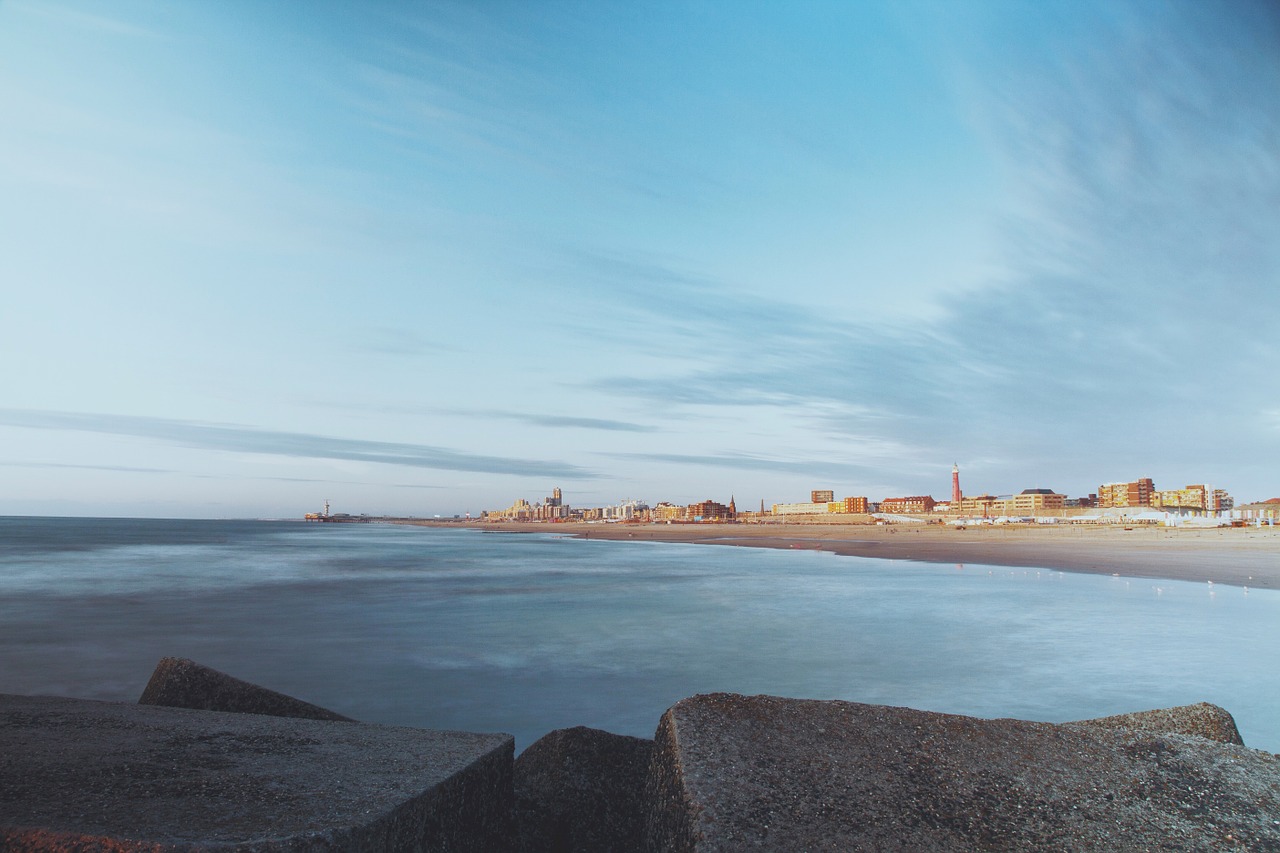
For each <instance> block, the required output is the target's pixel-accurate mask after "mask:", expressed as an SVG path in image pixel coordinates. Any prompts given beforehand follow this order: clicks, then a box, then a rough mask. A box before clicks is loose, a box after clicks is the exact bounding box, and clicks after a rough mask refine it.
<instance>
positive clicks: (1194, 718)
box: [1070, 702, 1244, 746]
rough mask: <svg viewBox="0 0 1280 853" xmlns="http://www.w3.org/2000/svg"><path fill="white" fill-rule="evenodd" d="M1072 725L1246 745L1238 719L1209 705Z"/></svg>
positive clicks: (1144, 712) (1098, 719) (1140, 712)
mask: <svg viewBox="0 0 1280 853" xmlns="http://www.w3.org/2000/svg"><path fill="white" fill-rule="evenodd" d="M1070 725H1073V726H1097V727H1099V728H1105V729H1125V730H1128V731H1146V732H1152V733H1166V734H1179V735H1195V736H1196V737H1202V738H1205V739H1207V740H1216V741H1218V742H1220V743H1238V744H1240V745H1241V746H1243V745H1244V740H1243V739H1242V738H1241V737H1240V730H1239V729H1238V728H1236V721H1235V718H1234V717H1232V716H1231V714H1229V713H1228V712H1227V711H1226V709H1224V708H1219V707H1218V706H1217V705H1210V704H1209V703H1208V702H1200V703H1197V704H1195V705H1179V706H1178V707H1176V708H1159V709H1157V710H1154V711H1138V712H1136V713H1133V714H1116V715H1115V716H1114V717H1097V718H1095V719H1092V720H1077V721H1076V722H1074V723H1071V724H1070Z"/></svg>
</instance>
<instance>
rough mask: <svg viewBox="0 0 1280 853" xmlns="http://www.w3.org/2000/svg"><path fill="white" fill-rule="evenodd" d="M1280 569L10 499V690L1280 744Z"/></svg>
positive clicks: (0, 668)
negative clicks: (1262, 581)
mask: <svg viewBox="0 0 1280 853" xmlns="http://www.w3.org/2000/svg"><path fill="white" fill-rule="evenodd" d="M1277 638H1280V593H1278V592H1275V591H1268V590H1250V591H1248V592H1246V591H1244V590H1242V589H1239V588H1235V587H1225V586H1216V587H1210V586H1208V585H1206V584H1194V583H1187V582H1177V581H1151V580H1140V579H1126V578H1113V577H1106V576H1097V575H1083V574H1069V573H1063V572H1058V571H1050V570H1036V569H1021V568H1019V569H1009V568H1001V567H991V566H980V565H964V566H949V565H931V564H924V563H911V562H901V561H887V560H876V559H864V558H853V557H837V556H834V555H831V554H826V553H820V552H814V551H805V552H798V551H777V550H767V549H754V548H733V547H712V546H705V545H671V544H654V543H627V542H600V541H581V540H575V539H568V538H563V537H560V536H556V535H552V534H547V535H510V534H489V533H480V532H476V531H465V530H437V529H424V528H412V527H396V526H383V525H305V524H301V523H292V522H257V521H171V520H170V521H162V520H153V519H146V520H122V519H61V518H58V519H39V518H0V692H8V693H25V694H54V695H68V696H82V697H87V698H100V699H117V700H130V701H132V700H135V699H136V698H137V697H138V695H139V694H140V693H141V692H142V688H143V687H144V686H145V684H146V682H147V679H148V677H149V676H150V673H151V670H152V668H153V667H154V666H155V663H156V661H157V660H158V659H159V658H160V657H162V656H165V655H175V656H181V657H189V658H192V659H194V660H197V661H199V662H201V663H204V664H207V665H209V666H212V667H215V668H217V669H221V670H223V671H226V672H229V673H231V674H233V675H236V676H238V677H241V678H244V679H247V680H249V681H253V682H256V683H259V684H262V685H265V686H268V687H271V688H273V689H276V690H280V691H283V692H285V693H289V694H292V695H295V696H298V697H300V698H303V699H306V700H308V701H311V702H315V703H317V704H320V705H324V706H326V707H329V708H333V709H334V710H337V711H340V712H342V713H345V714H348V715H350V716H353V717H356V718H359V719H361V720H365V721H369V722H382V723H391V724H397V725H411V726H423V727H429V728H443V729H469V730H474V731H506V732H511V733H513V734H515V735H516V738H517V749H521V748H523V747H525V746H527V745H528V744H529V743H530V742H532V740H534V739H536V738H537V737H538V736H540V735H542V734H543V733H545V732H547V731H549V730H551V729H554V728H562V727H565V726H572V725H588V726H594V727H598V728H603V729H608V730H610V731H614V732H619V733H623V734H634V735H639V736H644V737H648V736H652V734H653V731H654V728H655V727H656V725H657V722H658V718H659V716H660V715H661V714H662V712H663V710H665V709H666V708H667V707H668V706H669V705H671V704H672V703H673V702H675V701H676V700H678V699H680V698H682V697H684V696H689V695H692V694H695V693H704V692H710V691H722V690H723V691H733V692H738V693H772V694H778V695H785V696H795V697H806V698H819V699H848V700H853V701H858V702H873V703H881V704H891V705H906V706H911V707H915V708H922V709H928V710H935V711H947V712H953V713H961V714H972V715H977V716H984V717H999V716H1010V717H1021V718H1025V719H1035V720H1048V721H1063V720H1070V719H1079V718H1084V717H1091V716H1101V715H1105V714H1114V713H1121V712H1126V711H1136V710H1142V709H1147V708H1155V707H1166V706H1170V705H1179V704H1186V703H1190V702H1198V701H1202V700H1203V701H1210V702H1214V703H1216V704H1219V705H1222V706H1223V707H1225V708H1227V709H1228V710H1229V711H1231V712H1232V714H1234V715H1235V718H1236V721H1237V723H1238V724H1239V726H1240V729H1241V731H1242V733H1243V735H1244V738H1245V742H1246V743H1247V744H1249V745H1250V746H1254V747H1258V748H1261V749H1267V750H1271V751H1280V714H1277V712H1276V709H1277V708H1278V707H1280V670H1278V669H1277V668H1276V667H1275V666H1274V665H1273V664H1272V654H1273V651H1272V649H1273V646H1274V643H1275V641H1276V640H1277Z"/></svg>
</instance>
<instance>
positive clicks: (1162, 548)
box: [398, 520, 1280, 589]
mask: <svg viewBox="0 0 1280 853" xmlns="http://www.w3.org/2000/svg"><path fill="white" fill-rule="evenodd" d="M398 523H403V524H418V525H421V526H427V527H436V526H439V527H450V528H458V527H465V528H468V529H475V530H481V531H485V532H490V533H551V534H558V535H562V536H572V537H574V538H587V539H603V540H607V541H629V542H679V543H686V544H697V545H726V546H731V547H732V546H737V547H751V548H786V549H803V550H819V551H830V552H832V553H834V554H839V555H841V556H853V557H879V558H882V559H889V560H918V561H920V562H926V563H953V564H954V563H974V564H980V565H992V566H1021V567H1029V568H1041V569H1058V570H1061V571H1068V572H1086V573H1090V574H1106V575H1112V574H1116V575H1123V576H1126V577H1137V578H1161V579H1165V580H1185V581H1192V582H1197V583H1205V582H1209V581H1212V582H1213V583H1215V584H1227V585H1231V586H1240V587H1253V588H1256V589H1280V528H1275V527H1262V528H1254V527H1246V528H1203V529H1184V528H1173V527H1134V528H1133V529H1132V530H1126V529H1124V528H1122V527H1120V526H1118V525H1107V526H1100V527H1093V526H1089V527H1085V526H1074V525H1072V526H1066V525H1064V526H1050V525H1038V526H1032V525H1008V526H1000V527H981V528H976V527H970V528H968V529H965V530H957V529H954V528H952V527H950V526H942V525H933V524H930V525H925V524H894V525H872V524H789V523H781V524H650V523H642V524H631V523H619V524H586V523H577V522H569V523H554V524H551V523H528V522H498V523H486V522H462V523H458V522H432V521H409V520H398Z"/></svg>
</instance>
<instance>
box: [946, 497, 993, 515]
mask: <svg viewBox="0 0 1280 853" xmlns="http://www.w3.org/2000/svg"><path fill="white" fill-rule="evenodd" d="M999 500H1000V498H998V497H996V496H995V495H974V496H973V497H971V498H965V497H962V498H960V504H959V506H957V505H956V503H955V501H952V502H951V511H952V512H958V513H961V514H963V515H1000V514H1001V513H1000V511H999V510H993V509H992V507H993V506H994V505H995V503H996V502H997V501H999Z"/></svg>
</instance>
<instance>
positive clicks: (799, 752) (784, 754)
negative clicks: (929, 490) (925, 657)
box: [646, 694, 1280, 851]
mask: <svg viewBox="0 0 1280 853" xmlns="http://www.w3.org/2000/svg"><path fill="white" fill-rule="evenodd" d="M648 797H649V799H650V803H651V808H652V811H651V813H650V815H649V816H648V818H647V822H646V823H647V825H646V836H647V842H648V844H649V848H650V849H651V850H661V851H692V850H696V851H743V850H841V851H862V850H865V851H885V850H904V851H906V850H909V851H943V850H946V851H954V850H1009V851H1033V850H1034V851H1042V850H1074V851H1113V850H1147V849H1152V850H1155V849H1169V850H1222V849H1247V850H1276V849H1280V759H1278V758H1277V756H1274V755H1271V754H1270V753H1266V752H1260V751H1256V750H1250V749H1246V748H1244V747H1242V746H1239V745H1235V744H1227V743H1213V742H1210V741H1207V740H1204V739H1202V738H1199V737H1189V736H1187V735H1181V734H1160V733H1151V732H1149V731H1134V730H1126V729H1108V728H1098V727H1088V726H1072V725H1066V726H1057V725H1051V724H1048V723H1033V722H1027V721H1022V720H983V719H976V718H972V717H962V716H955V715H950V714H936V713H928V712H924V711H914V710H911V709H908V708H889V707H884V706H878V705H860V704H855V703H851V702H835V701H831V702H822V701H812V700H798V699H780V698H776V697H771V696H738V695H732V694H712V695H706V696H695V697H692V698H690V699H685V700H683V701H681V702H678V703H677V704H676V705H674V706H673V707H672V708H671V709H669V710H668V711H667V713H666V714H664V715H663V717H662V721H661V723H660V724H659V727H658V732H657V736H656V738H655V754H654V761H653V770H652V773H651V776H650V779H649V786H648Z"/></svg>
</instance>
